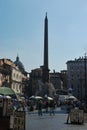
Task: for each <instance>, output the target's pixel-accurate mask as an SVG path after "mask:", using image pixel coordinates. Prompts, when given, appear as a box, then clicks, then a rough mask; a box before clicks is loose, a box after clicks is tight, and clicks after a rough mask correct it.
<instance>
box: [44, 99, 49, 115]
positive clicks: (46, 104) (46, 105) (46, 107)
mask: <svg viewBox="0 0 87 130" xmlns="http://www.w3.org/2000/svg"><path fill="white" fill-rule="evenodd" d="M48 106H49V103H48V101H46V102H45V110H46V113H48Z"/></svg>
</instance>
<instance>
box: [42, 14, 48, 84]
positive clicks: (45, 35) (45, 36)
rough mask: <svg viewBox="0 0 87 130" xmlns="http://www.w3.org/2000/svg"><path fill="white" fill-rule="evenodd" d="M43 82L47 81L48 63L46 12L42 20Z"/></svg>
mask: <svg viewBox="0 0 87 130" xmlns="http://www.w3.org/2000/svg"><path fill="white" fill-rule="evenodd" d="M42 79H43V82H44V83H46V82H49V65H48V18H47V13H46V16H45V21H44V64H43V77H42Z"/></svg>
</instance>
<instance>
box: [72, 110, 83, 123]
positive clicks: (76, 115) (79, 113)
mask: <svg viewBox="0 0 87 130" xmlns="http://www.w3.org/2000/svg"><path fill="white" fill-rule="evenodd" d="M70 122H71V123H84V112H83V110H79V109H72V110H71V111H70Z"/></svg>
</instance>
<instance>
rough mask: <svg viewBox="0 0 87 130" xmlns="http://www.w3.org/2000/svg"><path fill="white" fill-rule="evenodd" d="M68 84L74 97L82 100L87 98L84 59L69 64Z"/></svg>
mask: <svg viewBox="0 0 87 130" xmlns="http://www.w3.org/2000/svg"><path fill="white" fill-rule="evenodd" d="M86 66H87V65H86ZM86 73H87V71H86ZM67 84H68V88H72V92H73V95H75V96H76V97H77V98H79V99H81V100H82V99H84V98H85V62H84V58H83V57H82V58H79V59H75V60H73V61H68V62H67Z"/></svg>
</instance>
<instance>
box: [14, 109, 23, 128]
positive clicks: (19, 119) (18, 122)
mask: <svg viewBox="0 0 87 130" xmlns="http://www.w3.org/2000/svg"><path fill="white" fill-rule="evenodd" d="M13 130H25V112H24V111H17V112H14V125H13Z"/></svg>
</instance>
